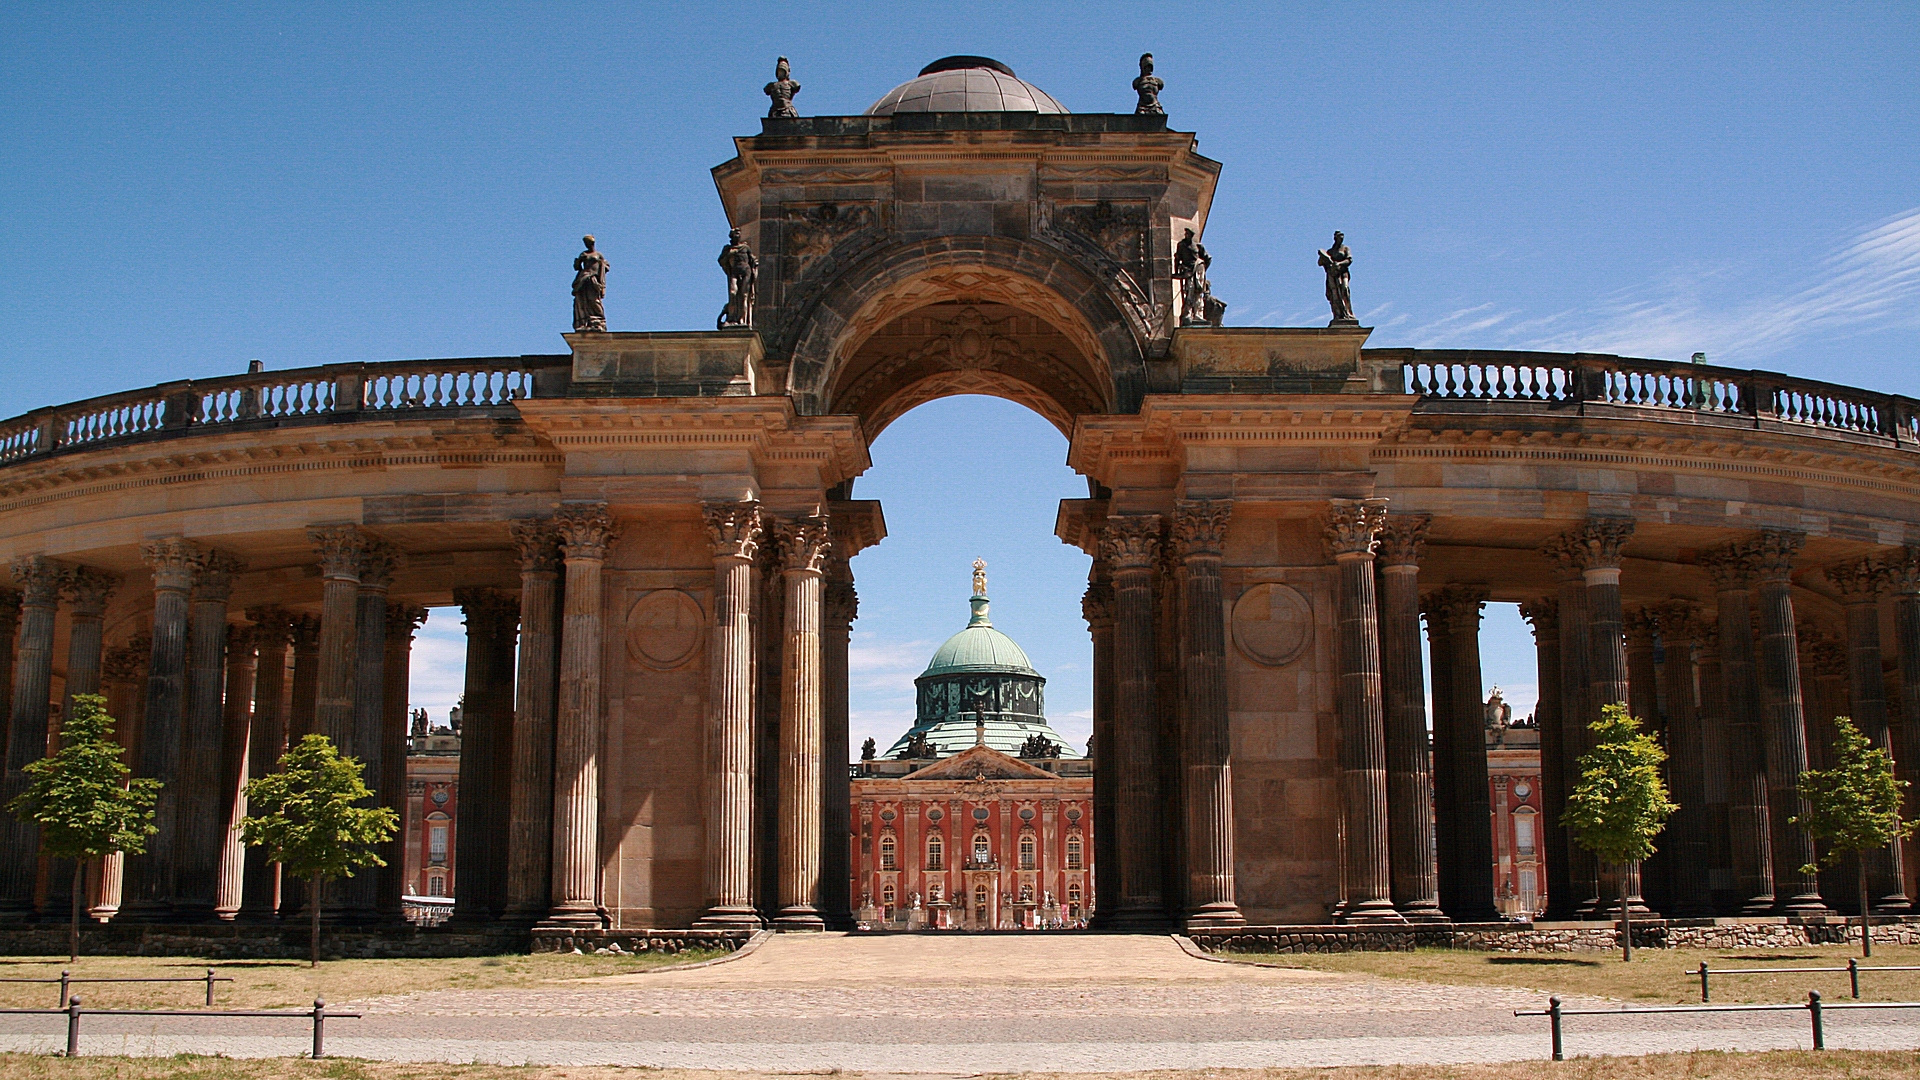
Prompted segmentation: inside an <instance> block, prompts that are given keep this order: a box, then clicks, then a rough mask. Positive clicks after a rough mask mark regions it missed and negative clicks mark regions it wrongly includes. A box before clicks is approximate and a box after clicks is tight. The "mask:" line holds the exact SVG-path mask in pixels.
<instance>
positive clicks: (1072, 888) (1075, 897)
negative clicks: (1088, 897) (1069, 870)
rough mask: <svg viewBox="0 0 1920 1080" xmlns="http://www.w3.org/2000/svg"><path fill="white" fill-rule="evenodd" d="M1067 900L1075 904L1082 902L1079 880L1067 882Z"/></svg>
mask: <svg viewBox="0 0 1920 1080" xmlns="http://www.w3.org/2000/svg"><path fill="white" fill-rule="evenodd" d="M1067 902H1068V903H1073V904H1077V903H1079V902H1080V883H1079V882H1077V881H1073V882H1068V883H1067Z"/></svg>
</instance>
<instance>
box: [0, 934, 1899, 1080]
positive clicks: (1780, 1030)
mask: <svg viewBox="0 0 1920 1080" xmlns="http://www.w3.org/2000/svg"><path fill="white" fill-rule="evenodd" d="M1543 1004H1544V998H1543V995H1540V994H1537V993H1532V992H1529V991H1525V990H1509V989H1501V988H1495V987H1467V986H1439V985H1432V984H1423V983H1412V982H1397V981H1391V980H1385V979H1373V978H1366V977H1350V976H1343V975H1333V974H1327V973H1323V972H1310V971H1300V970H1285V969H1275V968H1265V967H1252V966H1244V965H1234V964H1218V963H1209V962H1207V961H1204V960H1197V959H1194V958H1193V957H1190V956H1187V955H1186V954H1185V953H1183V952H1182V951H1181V950H1180V949H1179V947H1178V946H1177V945H1175V944H1174V943H1173V942H1172V941H1171V940H1170V939H1167V938H1154V937H1120V936H1104V935H1074V936H1058V937H1055V936H1039V935H1036V936H1034V937H1030V938H1029V937H1013V938H1009V937H998V936H996V937H845V936H842V935H807V936H781V937H776V938H773V939H771V940H769V941H768V942H767V943H766V944H765V945H764V946H763V947H762V948H761V949H760V950H759V951H758V952H756V953H755V954H753V955H752V956H748V957H745V958H743V959H740V960H737V961H734V962H731V963H726V964H718V965H714V966H711V967H705V968H699V969H695V970H685V971H673V970H666V971H657V972H648V973H639V974H633V975H619V976H610V977H605V978H599V979H592V980H582V981H579V982H567V983H555V984H550V985H547V986H541V987H536V988H524V989H513V990H469V991H452V990H449V991H430V992H423V993H415V994H408V995H403V996H398V997H388V998H379V999H372V1000H368V1001H360V1002H352V1003H348V1002H342V1003H340V1004H339V1005H338V1006H337V1007H338V1008H339V1009H341V1010H342V1011H359V1012H363V1013H365V1014H366V1016H365V1018H364V1019H360V1020H341V1021H337V1022H335V1023H332V1024H329V1025H328V1041H327V1042H328V1052H329V1053H332V1054H338V1055H343V1056H353V1057H368V1058H384V1059H389V1060H404V1061H484V1062H498V1063H536V1064H556V1065H587V1064H610V1065H650V1066H658V1067H670V1068H704V1069H727V1070H745V1071H801V1070H826V1069H843V1070H847V1071H850V1072H868V1073H874V1072H885V1073H934V1074H940V1073H945V1074H955V1075H960V1074H970V1073H979V1072H1021V1071H1034V1070H1048V1071H1069V1072H1095V1071H1125V1070H1135V1069H1160V1068H1208V1067H1216V1068H1218V1067H1248V1068H1254V1067H1261V1066H1270V1065H1290V1066H1318V1065H1348V1064H1368V1063H1417V1062H1469V1061H1499V1060H1514V1059H1520V1058H1539V1057H1545V1056H1546V1054H1547V1049H1548V1040H1547V1028H1546V1021H1545V1020H1544V1019H1543V1018H1524V1019H1523V1018H1515V1017H1514V1016H1513V1011H1514V1010H1515V1009H1535V1008H1540V1007H1541V1006H1542V1005H1543ZM1568 1004H1569V1006H1572V1005H1573V1004H1574V1003H1573V1002H1572V1001H1569V1002H1568ZM1584 1004H1587V1005H1592V1006H1606V1005H1608V1004H1610V1003H1607V1002H1601V1001H1590V1002H1585V1003H1584ZM1568 1031H1569V1036H1568V1041H1567V1049H1568V1052H1569V1053H1570V1054H1638V1053H1652V1052H1657V1051H1664V1050H1687V1049H1697V1048H1717V1049H1753V1050H1758V1049H1776V1048H1792V1047H1802V1048H1804V1047H1808V1046H1810V1045H1811V1038H1810V1033H1809V1030H1808V1024H1807V1019H1806V1016H1805V1014H1804V1013H1771V1014H1768V1013H1734V1014H1709V1015H1675V1016H1663V1017H1641V1018H1635V1019H1634V1020H1632V1021H1622V1020H1618V1019H1614V1018H1605V1017H1578V1018H1571V1019H1569V1020H1568ZM63 1033H64V1027H63V1023H62V1021H61V1020H60V1019H59V1018H57V1017H20V1016H0V1049H17V1050H49V1049H53V1048H55V1047H56V1046H58V1045H59V1044H60V1043H61V1042H62V1041H63V1038H64V1034H63ZM307 1037H308V1028H307V1025H306V1024H305V1023H304V1022H303V1021H301V1020H299V1019H289V1020H234V1021H227V1022H213V1021H206V1020H198V1019H192V1018H170V1019H166V1020H148V1019H141V1018H118V1017H98V1018H93V1019H88V1020H87V1021H85V1026H84V1029H83V1043H82V1049H83V1052H86V1053H131V1054H172V1053H178V1052H182V1051H190V1052H199V1053H225V1054H232V1055H235V1056H248V1057H251V1056H265V1055H290V1054H298V1053H301V1052H304V1050H305V1049H306V1047H307ZM1827 1039H1828V1045H1830V1046H1834V1047H1845V1048H1852V1049H1900V1048H1912V1047H1917V1046H1920V1017H1916V1016H1913V1015H1911V1014H1905V1013H1899V1012H1893V1011H1873V1012H1857V1013H1829V1014H1828V1018H1827Z"/></svg>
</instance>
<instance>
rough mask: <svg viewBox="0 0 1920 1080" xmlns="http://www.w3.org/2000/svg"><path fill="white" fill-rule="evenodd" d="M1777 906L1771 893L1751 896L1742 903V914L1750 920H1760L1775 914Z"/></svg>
mask: <svg viewBox="0 0 1920 1080" xmlns="http://www.w3.org/2000/svg"><path fill="white" fill-rule="evenodd" d="M1775 906H1776V905H1775V904H1774V902H1773V895H1772V894H1771V893H1768V894H1765V895H1761V896H1750V897H1748V898H1747V899H1746V900H1745V901H1744V902H1742V903H1741V905H1740V914H1741V915H1743V916H1746V917H1748V918H1759V917H1761V916H1764V915H1771V914H1773V909H1774V907H1775Z"/></svg>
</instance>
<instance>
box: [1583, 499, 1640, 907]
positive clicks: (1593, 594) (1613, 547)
mask: <svg viewBox="0 0 1920 1080" xmlns="http://www.w3.org/2000/svg"><path fill="white" fill-rule="evenodd" d="M1632 536H1633V522H1632V521H1629V520H1626V519H1620V518H1590V519H1588V520H1587V522H1586V524H1585V525H1583V526H1582V527H1581V528H1580V529H1578V530H1576V531H1575V532H1574V533H1573V534H1572V537H1573V541H1574V543H1576V544H1577V545H1578V546H1579V548H1580V551H1581V557H1582V570H1581V574H1582V575H1583V576H1584V577H1585V578H1586V581H1587V620H1588V621H1587V648H1588V657H1589V659H1588V661H1587V663H1588V667H1589V669H1590V671H1589V673H1590V675H1591V677H1592V679H1593V682H1592V684H1591V685H1592V697H1591V699H1590V704H1589V708H1591V709H1592V710H1593V716H1594V718H1595V719H1598V718H1599V716H1600V710H1601V708H1603V707H1605V706H1607V705H1626V706H1628V707H1629V711H1631V706H1632V697H1631V695H1632V687H1631V685H1630V679H1629V674H1628V673H1629V668H1628V666H1627V648H1626V636H1625V635H1626V627H1625V623H1626V615H1625V613H1624V612H1623V611H1622V610H1621V606H1620V549H1621V547H1623V546H1624V545H1625V544H1626V542H1627V540H1628V539H1629V538H1631V537H1632ZM1640 719H1641V720H1642V721H1643V722H1647V723H1652V721H1651V720H1649V718H1647V717H1641V718H1640ZM1588 749H1591V746H1589V747H1588ZM1583 752H1584V751H1583ZM1575 783H1578V779H1577V778H1576V780H1575ZM1621 869H1622V868H1619V867H1606V866H1602V867H1600V884H1601V894H1602V895H1601V898H1600V902H1601V904H1602V905H1603V907H1604V905H1608V904H1611V905H1614V907H1615V909H1617V907H1618V905H1619V902H1620V901H1619V895H1620V890H1619V888H1618V885H1617V879H1616V878H1614V877H1613V875H1614V874H1617V873H1620V872H1621ZM1624 869H1625V872H1626V875H1627V903H1628V905H1629V906H1630V907H1632V909H1633V911H1634V913H1635V914H1641V913H1644V912H1646V901H1645V900H1644V899H1642V897H1641V895H1640V864H1639V863H1634V864H1633V865H1631V866H1628V867H1625V868H1624Z"/></svg>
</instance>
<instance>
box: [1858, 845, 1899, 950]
mask: <svg viewBox="0 0 1920 1080" xmlns="http://www.w3.org/2000/svg"><path fill="white" fill-rule="evenodd" d="M1894 842H1895V843H1899V841H1897V840H1896V841H1894ZM1854 861H1855V862H1857V863H1858V864H1859V865H1860V955H1861V956H1872V955H1873V922H1872V919H1873V916H1872V914H1871V912H1870V910H1869V909H1868V907H1867V853H1866V852H1864V851H1862V852H1860V853H1859V855H1858V857H1857V858H1856V859H1855V860H1854Z"/></svg>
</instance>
